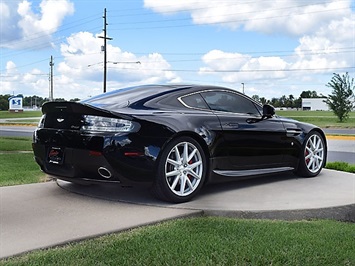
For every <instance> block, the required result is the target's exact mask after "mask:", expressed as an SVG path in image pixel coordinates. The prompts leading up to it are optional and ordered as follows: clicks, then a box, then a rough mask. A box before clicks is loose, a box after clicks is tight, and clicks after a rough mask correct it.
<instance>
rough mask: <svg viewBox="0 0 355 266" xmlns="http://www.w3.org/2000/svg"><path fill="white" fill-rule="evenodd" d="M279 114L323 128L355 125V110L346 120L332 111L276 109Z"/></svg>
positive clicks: (352, 126) (351, 126)
mask: <svg viewBox="0 0 355 266" xmlns="http://www.w3.org/2000/svg"><path fill="white" fill-rule="evenodd" d="M276 114H277V115H280V116H284V117H288V118H293V119H296V120H298V121H302V122H306V123H311V124H314V125H317V126H319V127H321V128H331V127H336V128H354V127H355V112H351V113H350V114H349V119H348V120H346V121H344V122H342V123H341V122H339V121H338V118H337V117H336V116H335V115H334V114H333V112H331V111H295V110H287V111H286V110H284V111H276Z"/></svg>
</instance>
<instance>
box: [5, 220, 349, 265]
mask: <svg viewBox="0 0 355 266" xmlns="http://www.w3.org/2000/svg"><path fill="white" fill-rule="evenodd" d="M0 265H213V266H214V265H307V266H309V265H355V224H351V223H342V222H336V221H327V220H325V221H300V222H286V221H267V220H239V219H231V218H218V217H198V218H190V219H184V220H174V221H169V222H165V223H161V224H158V225H154V226H148V227H143V228H138V229H133V230H131V231H128V232H124V233H120V234H111V235H108V236H104V237H99V238H96V239H92V240H87V241H83V242H80V243H72V244H68V245H66V246H63V247H58V248H53V249H48V250H42V251H35V252H31V253H30V254H27V255H23V256H19V257H15V258H12V259H8V260H3V261H1V262H0Z"/></svg>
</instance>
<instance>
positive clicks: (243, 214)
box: [204, 204, 355, 223]
mask: <svg viewBox="0 0 355 266" xmlns="http://www.w3.org/2000/svg"><path fill="white" fill-rule="evenodd" d="M204 215H206V216H220V217H229V218H240V219H267V220H285V221H299V220H312V219H329V220H337V221H341V222H351V223H355V204H350V205H345V206H338V207H329V208H320V209H306V210H275V211H219V210H204Z"/></svg>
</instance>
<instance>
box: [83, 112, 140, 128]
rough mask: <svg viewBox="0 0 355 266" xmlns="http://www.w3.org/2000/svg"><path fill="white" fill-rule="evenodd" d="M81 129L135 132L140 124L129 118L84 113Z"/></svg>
mask: <svg viewBox="0 0 355 266" xmlns="http://www.w3.org/2000/svg"><path fill="white" fill-rule="evenodd" d="M83 118H84V124H83V125H82V126H81V128H80V130H82V131H98V132H137V131H138V130H139V128H140V125H139V124H138V123H137V122H133V121H130V120H125V119H120V118H111V117H103V116H93V115H84V116H83Z"/></svg>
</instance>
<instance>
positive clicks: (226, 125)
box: [224, 122, 239, 128]
mask: <svg viewBox="0 0 355 266" xmlns="http://www.w3.org/2000/svg"><path fill="white" fill-rule="evenodd" d="M224 128H239V124H238V123H232V122H231V123H227V124H225V125H224Z"/></svg>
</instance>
